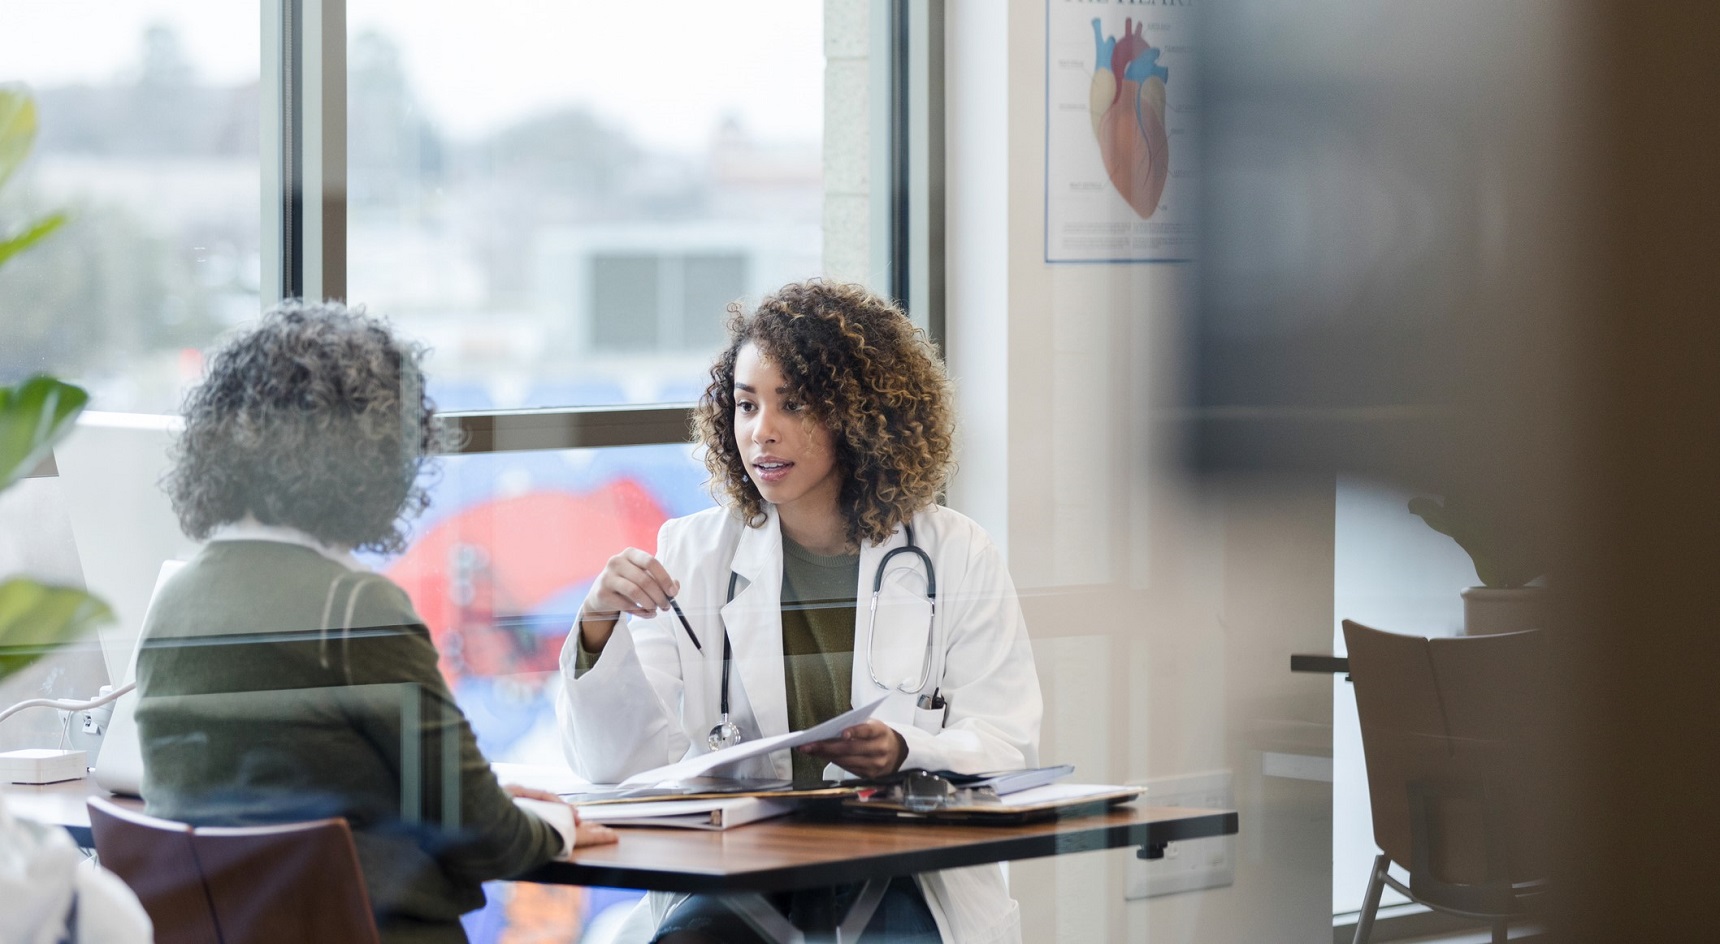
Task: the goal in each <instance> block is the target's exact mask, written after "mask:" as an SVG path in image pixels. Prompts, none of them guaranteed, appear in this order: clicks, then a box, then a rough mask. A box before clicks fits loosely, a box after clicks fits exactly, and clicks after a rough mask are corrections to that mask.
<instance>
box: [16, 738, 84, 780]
mask: <svg viewBox="0 0 1720 944" xmlns="http://www.w3.org/2000/svg"><path fill="white" fill-rule="evenodd" d="M88 756H89V755H88V754H86V753H84V752H83V751H57V750H48V749H46V748H39V747H36V748H27V749H25V750H21V751H6V752H5V753H0V780H3V781H5V782H6V783H27V784H43V783H59V782H60V781H62V780H81V779H83V778H84V776H86V775H87V774H88V773H89V767H88V766H87V764H86V762H85V758H87V757H88Z"/></svg>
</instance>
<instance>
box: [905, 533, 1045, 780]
mask: <svg viewBox="0 0 1720 944" xmlns="http://www.w3.org/2000/svg"><path fill="white" fill-rule="evenodd" d="M967 564H968V566H967V570H966V572H965V573H964V574H962V575H961V576H962V579H960V580H959V581H956V582H955V585H954V586H949V587H947V588H945V589H943V592H942V593H940V594H939V596H940V605H941V606H943V607H947V612H946V615H945V617H944V618H945V620H946V622H945V624H944V626H945V632H946V633H947V635H948V642H947V643H946V644H945V653H946V655H945V661H944V669H943V675H942V683H941V689H940V692H941V694H942V695H943V696H944V698H945V699H946V700H947V702H948V704H949V708H948V711H947V712H944V711H938V710H927V709H915V711H914V723H913V724H911V725H904V724H892V725H891V726H892V727H893V728H895V729H896V730H897V731H899V732H900V733H901V735H902V739H903V740H904V741H905V742H907V746H908V756H907V759H906V760H904V761H903V762H902V767H903V768H904V769H906V768H910V767H923V768H925V769H927V770H953V771H958V772H961V773H979V772H983V771H988V770H1013V769H1017V768H1022V767H1036V766H1038V764H1039V722H1040V718H1041V716H1042V714H1043V713H1044V706H1043V703H1042V701H1041V699H1040V694H1039V674H1038V672H1037V671H1036V670H1035V668H1034V665H1033V647H1032V645H1031V644H1030V643H1029V641H1028V638H1027V623H1026V620H1025V619H1024V618H1023V617H1022V614H1021V603H1020V601H1019V600H1017V599H1016V596H1015V583H1014V581H1012V580H1010V577H1009V571H1008V570H1007V569H1006V568H1005V567H1004V565H1003V558H1002V555H1000V554H998V552H997V548H996V547H995V546H994V545H992V543H991V541H990V540H989V539H987V538H985V537H984V536H983V535H982V536H980V537H979V538H978V540H977V541H976V542H975V547H974V549H973V551H972V553H971V554H970V556H969V559H968V561H967ZM940 722H941V727H940Z"/></svg>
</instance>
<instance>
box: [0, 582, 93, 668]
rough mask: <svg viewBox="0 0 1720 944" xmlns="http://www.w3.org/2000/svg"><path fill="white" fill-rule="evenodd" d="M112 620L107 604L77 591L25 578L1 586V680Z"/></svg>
mask: <svg viewBox="0 0 1720 944" xmlns="http://www.w3.org/2000/svg"><path fill="white" fill-rule="evenodd" d="M112 619H113V611H112V610H110V609H109V608H108V605H107V604H106V603H103V602H102V601H100V600H98V599H96V598H95V597H93V596H90V595H89V594H88V593H85V592H84V591H82V590H79V589H77V588H75V587H56V586H51V585H48V584H41V583H37V582H36V581H34V580H27V579H24V578H22V577H15V578H13V579H11V580H8V581H6V582H4V583H0V679H3V678H5V677H7V676H9V675H11V674H12V673H14V672H16V671H18V670H19V669H22V668H24V667H25V666H27V665H29V664H30V663H32V662H34V661H36V660H37V659H39V658H41V657H42V656H44V655H46V654H47V653H49V652H51V651H53V649H54V648H55V647H56V646H59V645H60V644H61V643H64V642H66V641H67V640H69V639H72V638H74V637H76V636H79V635H82V634H83V633H84V632H86V631H88V630H90V629H93V628H94V627H96V626H97V625H99V624H101V623H106V622H110V621H111V620H112Z"/></svg>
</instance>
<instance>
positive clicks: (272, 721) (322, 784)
mask: <svg viewBox="0 0 1720 944" xmlns="http://www.w3.org/2000/svg"><path fill="white" fill-rule="evenodd" d="M144 632H145V637H146V638H145V644H144V647H143V649H142V651H141V652H140V654H139V657H138V667H137V679H138V690H139V696H140V698H139V703H138V709H137V723H138V732H139V737H140V739H141V742H142V749H143V759H144V773H145V775H144V782H143V795H144V801H145V804H146V807H147V811H148V812H149V813H150V814H151V815H154V816H161V817H165V818H167V819H174V820H180V821H182V822H191V823H196V824H201V825H245V824H255V823H270V822H286V821H294V820H305V819H314V818H320V817H326V816H344V817H345V818H346V819H347V820H348V822H350V823H351V825H352V829H353V837H354V840H355V843H356V845H357V848H358V857H359V863H360V865H361V866H362V867H363V869H364V878H365V884H366V886H367V888H368V889H369V893H370V901H371V906H372V908H374V909H375V911H376V913H377V918H378V924H379V926H380V927H381V929H382V932H383V935H382V936H383V940H384V941H387V942H405V941H464V940H465V934H464V932H463V931H462V930H461V927H460V924H459V916H460V914H462V913H463V912H466V911H470V910H472V909H473V908H477V907H479V906H480V905H482V904H483V900H484V899H483V893H482V890H481V889H480V887H479V883H481V882H483V881H486V880H490V879H497V878H505V877H508V876H512V875H517V874H519V873H521V872H524V871H527V870H529V869H531V868H533V867H535V866H537V865H540V864H542V863H544V862H547V861H549V860H550V859H551V858H553V857H554V856H555V855H556V853H557V852H559V851H560V849H561V838H560V836H559V835H558V834H557V833H556V832H555V830H554V829H552V828H551V827H550V826H549V825H547V824H546V823H544V822H543V821H542V820H540V819H538V818H537V817H534V816H531V815H529V814H527V813H524V812H522V811H521V810H519V809H518V808H517V807H516V806H514V804H513V802H512V800H511V799H510V798H509V797H508V795H507V794H506V793H505V792H503V791H502V789H501V787H500V786H499V785H498V784H497V783H496V779H495V776H494V775H493V774H492V773H491V772H490V767H489V764H488V763H487V762H486V761H485V759H484V757H483V755H482V754H480V753H479V752H478V746H477V742H476V741H475V740H474V738H473V736H472V731H471V728H470V727H469V726H468V725H467V723H466V719H465V717H464V716H463V715H462V714H461V713H460V710H459V708H458V707H456V706H455V705H454V702H453V697H452V695H451V694H450V693H449V690H448V686H447V683H446V682H445V681H444V680H443V678H442V675H441V672H440V671H439V670H438V669H437V666H436V660H437V654H436V650H435V648H434V647H433V646H432V645H431V642H430V636H429V632H428V631H427V630H426V629H425V627H424V625H423V621H422V620H420V619H419V617H418V615H417V614H416V613H415V612H414V611H413V609H412V605H411V603H410V602H409V601H408V600H407V598H406V594H405V593H404V592H402V591H401V590H400V588H399V587H397V586H395V585H394V584H393V583H391V582H389V581H388V580H387V579H385V578H383V577H380V576H378V575H376V574H371V573H367V572H354V571H351V570H348V569H347V568H345V567H343V566H342V565H340V564H338V563H336V562H334V561H332V560H329V559H328V558H325V557H323V556H322V555H320V554H318V553H316V552H315V551H313V550H310V549H309V548H305V547H300V546H297V545H292V544H285V543H276V542H269V541H220V542H214V543H211V544H209V545H208V546H207V547H206V548H204V550H203V551H202V552H201V553H199V554H198V555H197V557H196V558H195V559H194V560H192V561H191V563H189V564H187V565H186V566H185V567H184V568H183V569H182V570H181V571H180V572H179V573H178V574H177V575H176V576H175V577H174V578H173V580H172V581H170V582H169V583H168V584H167V586H165V587H163V588H162V590H161V593H160V594H159V595H158V596H157V599H156V601H155V603H154V605H153V606H152V607H151V610H150V614H149V618H148V620H147V623H146V626H145V627H144Z"/></svg>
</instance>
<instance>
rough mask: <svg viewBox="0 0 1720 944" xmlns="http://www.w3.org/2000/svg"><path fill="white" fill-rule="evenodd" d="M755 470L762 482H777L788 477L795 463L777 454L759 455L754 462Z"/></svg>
mask: <svg viewBox="0 0 1720 944" xmlns="http://www.w3.org/2000/svg"><path fill="white" fill-rule="evenodd" d="M752 467H753V472H754V473H755V475H756V476H757V478H758V480H759V481H760V482H768V483H771V484H775V483H777V482H780V481H782V480H783V479H785V478H787V477H788V472H789V470H790V469H792V468H794V463H792V462H790V461H788V460H787V459H778V458H777V457H776V456H759V457H758V458H757V459H754V460H753V462H752Z"/></svg>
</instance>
